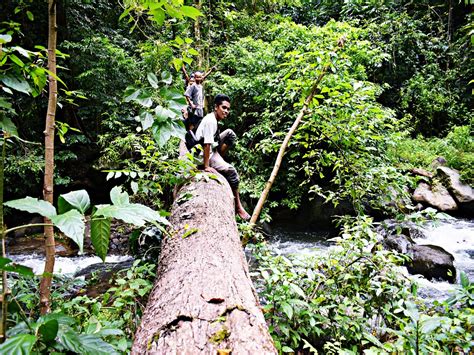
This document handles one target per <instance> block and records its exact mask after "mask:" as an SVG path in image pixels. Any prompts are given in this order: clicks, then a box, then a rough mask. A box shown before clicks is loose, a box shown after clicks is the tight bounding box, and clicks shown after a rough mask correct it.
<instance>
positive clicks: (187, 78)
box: [181, 64, 189, 85]
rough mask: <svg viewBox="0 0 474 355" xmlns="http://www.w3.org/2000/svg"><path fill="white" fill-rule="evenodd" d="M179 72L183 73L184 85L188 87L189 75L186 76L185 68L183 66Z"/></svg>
mask: <svg viewBox="0 0 474 355" xmlns="http://www.w3.org/2000/svg"><path fill="white" fill-rule="evenodd" d="M181 70H182V71H183V74H184V79H185V80H186V85H188V83H189V75H188V72H187V71H186V67H185V66H184V64H183V66H182V67H181Z"/></svg>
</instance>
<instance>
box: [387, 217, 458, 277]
mask: <svg viewBox="0 0 474 355" xmlns="http://www.w3.org/2000/svg"><path fill="white" fill-rule="evenodd" d="M379 234H380V235H382V236H383V239H382V241H381V244H382V246H383V247H384V248H386V249H388V250H395V251H397V252H399V253H402V254H406V255H408V256H409V257H410V258H411V260H409V261H407V262H406V263H405V265H404V266H406V268H407V270H408V272H409V273H410V274H412V275H415V274H420V275H423V276H424V277H425V278H427V279H428V280H432V279H442V280H446V281H448V282H451V283H453V282H455V280H456V269H455V267H454V264H453V262H454V256H453V255H452V254H450V253H448V252H447V251H446V250H444V249H443V248H441V247H439V246H436V245H418V244H416V243H415V242H414V241H413V239H415V238H423V237H425V235H424V234H423V232H422V231H421V230H420V229H419V228H417V227H416V226H414V225H411V224H406V225H399V224H396V223H391V222H389V225H388V226H385V228H384V230H381V231H379Z"/></svg>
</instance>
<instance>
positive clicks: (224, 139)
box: [219, 129, 237, 156]
mask: <svg viewBox="0 0 474 355" xmlns="http://www.w3.org/2000/svg"><path fill="white" fill-rule="evenodd" d="M236 139H237V136H236V135H235V133H234V131H233V130H231V129H226V130H225V131H224V132H222V133H221V134H220V145H219V153H220V154H221V156H225V155H226V153H227V151H228V150H229V148H230V147H232V146H234V144H235V140H236Z"/></svg>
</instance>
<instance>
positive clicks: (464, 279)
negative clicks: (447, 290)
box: [461, 271, 470, 288]
mask: <svg viewBox="0 0 474 355" xmlns="http://www.w3.org/2000/svg"><path fill="white" fill-rule="evenodd" d="M469 285H470V282H469V277H467V275H466V273H465V272H464V271H461V286H462V287H463V288H467V287H469Z"/></svg>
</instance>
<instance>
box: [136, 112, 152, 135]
mask: <svg viewBox="0 0 474 355" xmlns="http://www.w3.org/2000/svg"><path fill="white" fill-rule="evenodd" d="M138 117H139V118H140V123H141V124H142V128H143V130H144V131H146V130H147V129H148V128H150V127H151V126H153V122H154V120H155V119H154V118H153V115H152V114H151V113H150V112H148V111H143V112H142V113H140V116H138Z"/></svg>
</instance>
